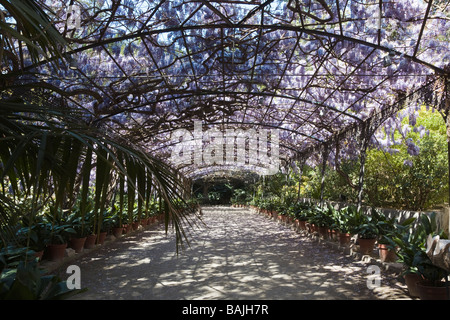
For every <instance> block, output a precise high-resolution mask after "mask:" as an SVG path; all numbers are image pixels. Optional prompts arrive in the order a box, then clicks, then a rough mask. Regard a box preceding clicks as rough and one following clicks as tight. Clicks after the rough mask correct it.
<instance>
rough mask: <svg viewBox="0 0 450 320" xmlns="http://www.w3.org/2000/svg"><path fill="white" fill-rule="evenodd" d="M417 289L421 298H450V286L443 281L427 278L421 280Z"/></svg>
mask: <svg viewBox="0 0 450 320" xmlns="http://www.w3.org/2000/svg"><path fill="white" fill-rule="evenodd" d="M417 291H418V294H419V298H420V300H450V286H449V287H446V283H445V282H443V281H442V282H438V283H437V284H435V283H432V282H431V281H427V280H422V281H419V282H417Z"/></svg>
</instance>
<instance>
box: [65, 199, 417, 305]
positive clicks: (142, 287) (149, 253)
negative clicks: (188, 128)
mask: <svg viewBox="0 0 450 320" xmlns="http://www.w3.org/2000/svg"><path fill="white" fill-rule="evenodd" d="M203 213H204V216H203V219H204V221H205V223H206V227H202V228H197V229H196V230H193V231H192V232H191V237H192V243H191V247H190V248H188V249H186V250H185V251H183V252H182V253H181V254H180V255H179V256H177V255H176V252H175V242H174V235H173V234H171V233H169V235H166V234H165V232H164V230H163V228H162V227H161V226H159V227H157V228H153V229H148V230H145V231H142V232H140V233H136V234H133V235H130V236H126V237H123V238H121V239H119V240H117V241H115V242H112V243H109V244H108V245H105V247H104V248H101V249H99V250H96V251H95V252H92V253H89V254H87V255H85V256H83V257H81V258H80V259H79V260H77V261H75V262H73V264H77V265H78V266H80V269H81V284H82V286H83V287H87V288H88V289H89V290H88V291H87V292H86V293H83V294H82V295H78V296H77V297H76V299H171V300H179V299H188V300H194V299H214V300H215V299H224V300H228V299H257V300H259V299H270V300H290V299H300V300H304V299H333V300H336V299H338V300H339V299H340V300H342V299H346V300H356V299H409V297H408V296H407V295H406V294H405V293H406V289H405V287H404V286H401V285H400V284H399V283H398V282H395V281H391V280H392V276H391V275H389V274H385V272H384V271H382V273H381V286H380V287H379V288H377V289H375V290H370V289H368V288H367V279H368V273H367V267H368V264H365V263H362V262H358V261H355V260H354V259H353V258H351V257H348V256H345V255H343V254H342V253H340V252H338V251H337V250H334V249H332V248H329V247H326V246H324V245H321V244H319V243H317V242H314V241H312V240H311V239H309V238H308V237H304V236H301V235H299V234H298V233H296V232H295V231H293V230H291V229H290V228H289V227H286V226H283V225H281V224H279V223H277V222H275V221H271V220H269V219H267V218H266V217H264V216H262V215H259V214H256V213H254V212H252V211H251V210H249V209H241V208H230V207H209V208H204V209H203Z"/></svg>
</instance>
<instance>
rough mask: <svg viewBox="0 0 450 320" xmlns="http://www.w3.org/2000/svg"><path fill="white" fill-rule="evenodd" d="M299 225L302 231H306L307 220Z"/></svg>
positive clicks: (301, 221)
mask: <svg viewBox="0 0 450 320" xmlns="http://www.w3.org/2000/svg"><path fill="white" fill-rule="evenodd" d="M298 223H299V226H300V229H302V230H306V221H305V220H300V221H299V222H298Z"/></svg>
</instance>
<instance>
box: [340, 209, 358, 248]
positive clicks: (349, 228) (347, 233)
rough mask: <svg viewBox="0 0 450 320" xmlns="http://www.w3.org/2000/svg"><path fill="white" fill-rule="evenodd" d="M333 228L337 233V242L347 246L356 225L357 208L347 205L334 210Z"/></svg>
mask: <svg viewBox="0 0 450 320" xmlns="http://www.w3.org/2000/svg"><path fill="white" fill-rule="evenodd" d="M334 223H335V228H336V229H337V231H338V235H339V244H340V245H341V246H348V245H349V244H350V241H351V238H352V236H353V233H354V229H355V227H357V226H358V218H357V210H356V207H354V206H347V207H344V208H341V209H340V210H337V211H336V215H335V218H334Z"/></svg>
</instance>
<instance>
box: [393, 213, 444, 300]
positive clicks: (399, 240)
mask: <svg viewBox="0 0 450 320" xmlns="http://www.w3.org/2000/svg"><path fill="white" fill-rule="evenodd" d="M410 225H411V220H409V221H405V222H403V223H402V224H396V232H395V233H394V235H393V236H389V237H388V236H386V237H385V239H386V240H387V241H389V243H390V245H391V247H398V251H397V256H398V257H399V262H402V263H403V271H402V275H403V277H404V279H405V283H406V286H407V288H408V291H409V293H410V295H411V296H412V297H419V287H418V283H419V282H421V281H423V280H425V278H424V276H428V275H427V272H426V270H427V269H434V268H432V266H431V265H430V261H428V259H427V258H426V257H425V256H424V255H423V253H424V252H425V250H426V249H425V248H426V240H427V237H428V235H430V234H431V235H433V234H435V233H436V224H435V214H431V216H430V217H428V216H427V215H425V214H422V215H420V217H419V222H418V225H417V226H416V227H415V228H414V229H412V228H411V226H410ZM437 271H438V270H437V269H434V270H433V272H436V274H438V273H439V272H437ZM429 277H430V278H432V277H431V276H429ZM429 280H430V279H429ZM435 280H436V279H431V281H435Z"/></svg>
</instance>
